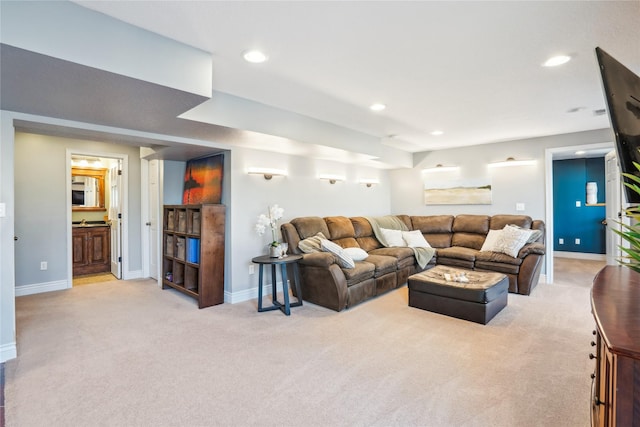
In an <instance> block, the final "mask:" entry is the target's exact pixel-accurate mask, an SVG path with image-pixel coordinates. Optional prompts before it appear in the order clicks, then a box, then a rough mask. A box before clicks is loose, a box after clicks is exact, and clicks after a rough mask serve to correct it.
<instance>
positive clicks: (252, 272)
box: [249, 264, 256, 274]
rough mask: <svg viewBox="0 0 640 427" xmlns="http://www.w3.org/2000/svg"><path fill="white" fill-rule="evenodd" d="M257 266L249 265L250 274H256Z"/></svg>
mask: <svg viewBox="0 0 640 427" xmlns="http://www.w3.org/2000/svg"><path fill="white" fill-rule="evenodd" d="M255 272H256V266H255V265H253V264H249V274H255Z"/></svg>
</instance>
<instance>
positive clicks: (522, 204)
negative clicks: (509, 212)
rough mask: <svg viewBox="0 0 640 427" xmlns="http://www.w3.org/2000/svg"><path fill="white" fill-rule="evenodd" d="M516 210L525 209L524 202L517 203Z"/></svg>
mask: <svg viewBox="0 0 640 427" xmlns="http://www.w3.org/2000/svg"><path fill="white" fill-rule="evenodd" d="M516 210H517V211H523V210H524V203H516Z"/></svg>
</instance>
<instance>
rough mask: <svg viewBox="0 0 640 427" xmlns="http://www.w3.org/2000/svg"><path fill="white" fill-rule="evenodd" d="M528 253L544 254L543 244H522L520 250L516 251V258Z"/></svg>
mask: <svg viewBox="0 0 640 427" xmlns="http://www.w3.org/2000/svg"><path fill="white" fill-rule="evenodd" d="M529 254H536V255H544V254H545V246H544V245H543V244H542V243H538V242H533V243H529V244H528V245H524V246H523V247H522V249H520V252H518V258H524V257H526V256H527V255H529Z"/></svg>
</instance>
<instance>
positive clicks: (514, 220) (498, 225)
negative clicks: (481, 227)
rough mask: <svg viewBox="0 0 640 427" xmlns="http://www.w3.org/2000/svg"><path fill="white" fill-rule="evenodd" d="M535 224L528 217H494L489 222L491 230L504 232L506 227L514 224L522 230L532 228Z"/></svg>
mask: <svg viewBox="0 0 640 427" xmlns="http://www.w3.org/2000/svg"><path fill="white" fill-rule="evenodd" d="M532 223H533V221H532V219H531V217H530V216H527V215H494V216H492V217H491V220H490V221H489V229H491V230H502V229H503V228H504V226H505V225H509V224H513V225H517V226H518V227H520V228H531V224H532Z"/></svg>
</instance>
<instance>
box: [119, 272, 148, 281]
mask: <svg viewBox="0 0 640 427" xmlns="http://www.w3.org/2000/svg"><path fill="white" fill-rule="evenodd" d="M143 278H144V276H143V275H142V270H134V271H127V272H126V273H122V279H123V280H134V279H143Z"/></svg>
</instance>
